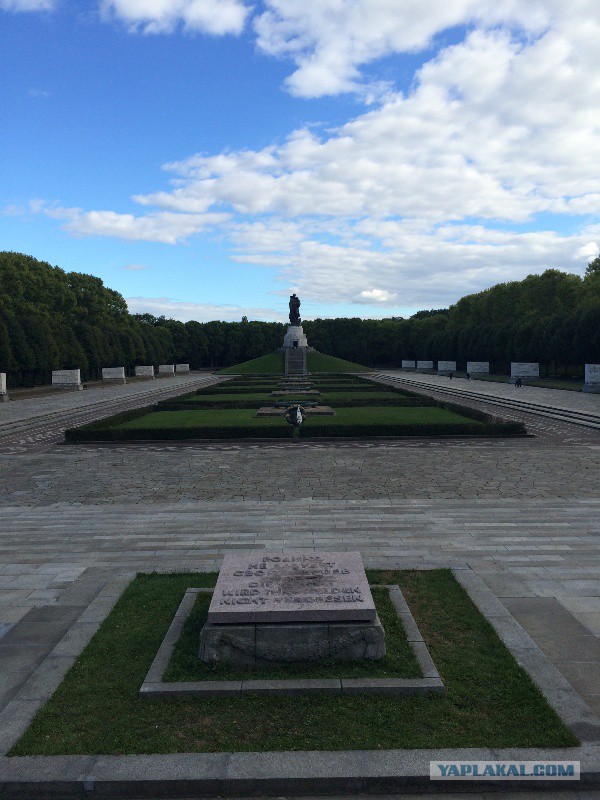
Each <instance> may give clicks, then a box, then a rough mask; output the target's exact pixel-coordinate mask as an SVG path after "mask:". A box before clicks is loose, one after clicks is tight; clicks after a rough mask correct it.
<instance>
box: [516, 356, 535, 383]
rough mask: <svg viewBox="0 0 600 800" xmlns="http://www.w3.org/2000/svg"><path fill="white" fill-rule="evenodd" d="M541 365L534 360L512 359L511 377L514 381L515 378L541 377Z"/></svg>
mask: <svg viewBox="0 0 600 800" xmlns="http://www.w3.org/2000/svg"><path fill="white" fill-rule="evenodd" d="M539 377H540V365H539V364H537V363H534V362H533V363H532V362H523V361H511V364H510V379H511V381H513V380H514V379H515V378H539Z"/></svg>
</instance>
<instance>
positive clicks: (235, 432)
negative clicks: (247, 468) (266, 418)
mask: <svg viewBox="0 0 600 800" xmlns="http://www.w3.org/2000/svg"><path fill="white" fill-rule="evenodd" d="M293 435H294V429H293V428H292V427H291V425H282V426H281V427H273V426H264V427H261V426H252V427H244V426H241V425H239V426H237V427H222V428H218V427H206V428H147V429H145V428H125V429H124V428H91V427H82V428H69V429H68V430H67V431H65V438H66V440H67V441H68V442H131V441H148V440H151V441H161V440H163V441H164V440H170V441H173V440H183V439H289V438H291V437H292V436H293Z"/></svg>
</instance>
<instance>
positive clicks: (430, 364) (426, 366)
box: [417, 361, 433, 369]
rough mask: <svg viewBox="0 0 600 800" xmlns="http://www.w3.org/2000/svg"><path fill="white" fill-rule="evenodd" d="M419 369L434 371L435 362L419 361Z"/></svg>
mask: <svg viewBox="0 0 600 800" xmlns="http://www.w3.org/2000/svg"><path fill="white" fill-rule="evenodd" d="M417 369H433V361H417Z"/></svg>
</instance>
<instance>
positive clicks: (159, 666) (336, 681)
mask: <svg viewBox="0 0 600 800" xmlns="http://www.w3.org/2000/svg"><path fill="white" fill-rule="evenodd" d="M381 588H386V589H389V594H390V599H391V601H392V603H393V605H394V608H395V609H396V612H397V614H398V616H399V617H400V621H401V622H402V626H403V628H404V631H405V633H406V638H407V639H408V643H409V645H410V647H411V650H412V651H413V653H414V655H415V658H416V659H417V661H418V663H419V666H420V668H421V672H422V673H423V676H422V677H421V678H326V679H325V678H318V679H306V678H296V679H288V680H248V681H244V680H240V681H219V680H216V681H163V679H162V676H163V674H164V672H165V670H166V668H167V666H168V665H169V661H170V660H171V656H172V655H173V649H174V648H175V645H176V644H177V642H178V641H179V638H180V636H181V632H182V630H183V626H184V625H185V622H186V620H187V618H188V617H189V615H190V612H191V610H192V608H193V607H194V604H195V602H196V598H197V596H198V593H199V592H203V593H212V592H213V589H188V590H187V591H186V593H185V594H184V596H183V599H182V601H181V603H180V604H179V608H178V609H177V611H176V612H175V616H174V617H173V621H172V622H171V625H170V626H169V629H168V630H167V633H166V634H165V638H164V639H163V641H162V643H161V645H160V647H159V649H158V652H157V654H156V656H155V658H154V661H153V662H152V664H151V666H150V669H149V670H148V673H147V674H146V677H145V678H144V682H143V683H142V685H141V687H140V691H139V696H140V697H143V698H150V699H151V698H153V697H181V696H188V697H226V696H232V695H240V694H249V693H252V694H261V695H288V696H290V695H301V694H320V695H323V694H328V695H351V694H386V695H396V696H403V697H406V696H408V695H413V694H421V695H430V694H443V693H444V692H445V691H446V687H445V686H444V683H443V681H442V679H441V677H440V674H439V672H438V671H437V669H436V666H435V664H434V663H433V659H432V658H431V655H430V653H429V650H428V649H427V645H426V644H425V642H424V640H423V637H422V636H421V633H420V631H419V628H418V626H417V623H416V621H415V618H414V617H413V615H412V613H411V611H410V609H409V607H408V605H407V603H406V600H405V599H404V596H403V595H402V592H401V591H400V587H399V586H394V585H385V586H384V587H381Z"/></svg>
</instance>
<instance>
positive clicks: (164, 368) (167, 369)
mask: <svg viewBox="0 0 600 800" xmlns="http://www.w3.org/2000/svg"><path fill="white" fill-rule="evenodd" d="M158 374H159V375H174V374H175V364H159V365H158Z"/></svg>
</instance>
